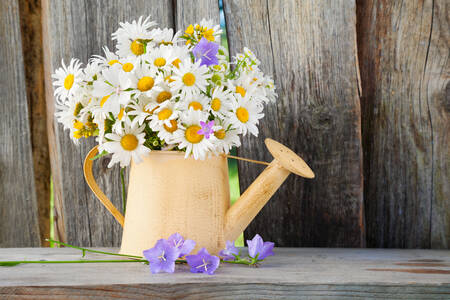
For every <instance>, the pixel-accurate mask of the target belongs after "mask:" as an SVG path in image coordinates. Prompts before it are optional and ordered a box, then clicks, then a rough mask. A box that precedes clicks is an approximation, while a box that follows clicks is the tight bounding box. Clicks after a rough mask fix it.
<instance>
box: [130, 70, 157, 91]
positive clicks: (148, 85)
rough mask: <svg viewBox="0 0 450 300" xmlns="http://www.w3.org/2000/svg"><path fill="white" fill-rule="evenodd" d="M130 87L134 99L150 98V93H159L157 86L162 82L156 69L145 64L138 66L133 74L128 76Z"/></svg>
mask: <svg viewBox="0 0 450 300" xmlns="http://www.w3.org/2000/svg"><path fill="white" fill-rule="evenodd" d="M130 80H131V87H132V88H133V92H132V93H133V94H134V96H135V97H139V96H140V95H144V96H147V97H151V96H152V93H154V92H160V91H162V89H161V88H160V87H159V84H160V83H161V82H162V81H163V79H162V78H161V76H159V75H158V72H157V70H156V68H153V67H151V66H149V65H147V64H142V65H138V66H137V67H136V68H135V70H134V72H133V74H130Z"/></svg>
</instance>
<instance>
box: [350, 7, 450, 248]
mask: <svg viewBox="0 0 450 300" xmlns="http://www.w3.org/2000/svg"><path fill="white" fill-rule="evenodd" d="M449 9H450V4H449V2H448V1H445V0H442V1H441V0H436V1H431V0H430V1H377V0H370V1H361V3H360V5H359V6H358V20H359V27H358V28H359V32H358V41H359V43H358V47H359V57H360V63H361V65H360V66H361V79H362V90H363V93H362V98H361V103H362V110H363V118H362V120H363V135H364V146H365V156H364V176H365V186H364V194H365V205H366V221H367V245H368V246H369V247H401V248H403V247H406V248H428V247H433V248H449V247H450V197H449V195H450V160H449V157H450V139H449V136H450V122H449V111H450V89H449V82H450V81H449V80H450V76H449V75H450V63H449V60H448V59H449V46H450V26H449V18H448V12H449Z"/></svg>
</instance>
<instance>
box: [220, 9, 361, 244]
mask: <svg viewBox="0 0 450 300" xmlns="http://www.w3.org/2000/svg"><path fill="white" fill-rule="evenodd" d="M224 11H225V19H226V26H227V33H228V43H229V47H230V55H235V54H236V53H237V52H241V53H242V49H243V47H245V46H248V47H249V48H251V49H252V50H253V51H254V52H255V54H256V56H257V57H258V58H259V59H260V60H261V62H262V63H261V66H262V70H263V71H264V72H265V73H266V74H271V75H272V76H273V77H274V79H275V83H276V86H277V92H278V94H279V99H278V101H277V103H276V104H272V105H269V106H268V107H267V109H266V110H265V118H264V119H262V120H261V122H260V127H259V128H260V134H259V136H258V137H257V138H255V137H249V136H246V137H245V138H243V139H242V144H243V146H241V148H239V149H238V151H239V152H238V153H239V155H241V156H243V157H250V158H253V159H259V160H265V161H271V160H272V157H271V156H270V154H269V152H268V151H267V150H266V147H265V146H264V139H265V138H266V137H270V138H273V139H275V140H277V141H280V142H281V143H283V144H284V145H286V146H288V147H289V148H291V149H292V150H294V152H296V153H298V154H299V155H300V156H301V157H302V158H303V159H304V160H305V161H306V162H307V163H308V164H309V166H310V167H311V168H312V170H313V171H314V173H315V174H316V178H315V179H313V180H305V179H302V178H300V177H296V176H292V175H291V176H290V177H289V178H288V180H287V181H286V182H285V183H284V185H283V186H282V187H281V189H280V190H279V191H278V192H277V193H276V194H275V195H274V196H273V198H272V200H270V201H269V203H268V204H267V205H266V206H265V208H264V209H263V210H262V211H261V213H260V214H259V215H258V216H257V218H256V219H255V220H254V221H253V222H252V223H251V225H250V226H249V227H248V229H247V231H246V233H245V236H246V237H253V236H254V235H255V234H256V233H259V234H261V235H262V236H263V237H264V238H265V239H268V240H272V241H275V243H276V245H278V246H348V247H350V246H351V247H360V246H364V243H365V238H364V231H365V230H364V210H363V186H362V185H363V178H362V148H361V130H360V107H359V93H358V86H359V82H358V62H357V53H356V8H355V2H354V1H347V0H345V1H341V0H340V1H262V0H261V1H244V0H242V1H224ZM261 169H262V168H258V167H256V166H255V165H253V164H248V163H239V175H240V176H239V180H240V184H241V192H243V191H244V190H245V189H246V188H247V186H249V184H250V183H251V182H252V181H253V180H254V178H255V177H256V176H257V175H258V174H259V173H260V172H261Z"/></svg>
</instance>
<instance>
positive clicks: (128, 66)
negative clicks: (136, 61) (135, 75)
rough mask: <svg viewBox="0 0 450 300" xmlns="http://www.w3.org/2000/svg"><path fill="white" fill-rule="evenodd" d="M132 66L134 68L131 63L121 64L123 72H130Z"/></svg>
mask: <svg viewBox="0 0 450 300" xmlns="http://www.w3.org/2000/svg"><path fill="white" fill-rule="evenodd" d="M133 68H134V66H133V64H132V63H126V64H123V66H122V69H123V70H124V71H125V72H131V70H133Z"/></svg>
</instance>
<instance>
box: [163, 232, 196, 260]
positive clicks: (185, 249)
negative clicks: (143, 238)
mask: <svg viewBox="0 0 450 300" xmlns="http://www.w3.org/2000/svg"><path fill="white" fill-rule="evenodd" d="M167 241H168V242H169V245H171V246H172V247H174V248H175V249H176V250H177V251H178V253H179V254H178V257H183V256H185V255H186V254H189V253H190V252H191V251H192V249H194V247H195V242H194V241H193V240H185V239H184V238H183V237H182V236H181V234H179V233H178V232H177V233H174V234H172V235H171V236H170V237H169V238H168V239H167Z"/></svg>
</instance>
